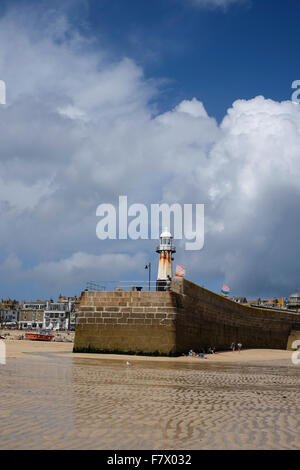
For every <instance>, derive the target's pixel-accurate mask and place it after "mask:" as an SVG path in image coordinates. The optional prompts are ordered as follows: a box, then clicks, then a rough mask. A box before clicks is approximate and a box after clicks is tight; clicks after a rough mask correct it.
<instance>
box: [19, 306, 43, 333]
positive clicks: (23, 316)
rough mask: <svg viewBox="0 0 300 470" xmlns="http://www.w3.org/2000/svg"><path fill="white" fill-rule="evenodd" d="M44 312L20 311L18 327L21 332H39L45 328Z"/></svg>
mask: <svg viewBox="0 0 300 470" xmlns="http://www.w3.org/2000/svg"><path fill="white" fill-rule="evenodd" d="M43 322H44V311H43V310H38V309H36V310H29V309H28V308H26V309H22V308H21V309H20V310H19V321H18V327H19V329H20V330H27V329H28V330H38V329H40V328H43Z"/></svg>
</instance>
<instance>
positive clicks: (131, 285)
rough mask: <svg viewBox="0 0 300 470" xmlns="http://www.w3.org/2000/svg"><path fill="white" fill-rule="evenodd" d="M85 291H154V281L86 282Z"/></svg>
mask: <svg viewBox="0 0 300 470" xmlns="http://www.w3.org/2000/svg"><path fill="white" fill-rule="evenodd" d="M85 290H88V291H118V290H120V291H132V290H136V291H155V290H156V281H150V282H149V281H145V280H142V281H141V280H133V281H88V282H87V284H86V288H85Z"/></svg>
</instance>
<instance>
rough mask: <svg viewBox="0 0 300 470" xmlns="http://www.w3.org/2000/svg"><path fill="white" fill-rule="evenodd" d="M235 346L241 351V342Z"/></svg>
mask: <svg viewBox="0 0 300 470" xmlns="http://www.w3.org/2000/svg"><path fill="white" fill-rule="evenodd" d="M237 347H238V350H239V352H241V349H242V343H238V345H237Z"/></svg>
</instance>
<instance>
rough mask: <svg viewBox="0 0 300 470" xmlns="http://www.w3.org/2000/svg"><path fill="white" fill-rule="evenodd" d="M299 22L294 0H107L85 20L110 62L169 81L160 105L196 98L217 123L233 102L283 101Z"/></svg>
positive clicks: (293, 67) (293, 70) (294, 64)
mask: <svg viewBox="0 0 300 470" xmlns="http://www.w3.org/2000/svg"><path fill="white" fill-rule="evenodd" d="M99 3H100V4H101V7H100V8H99V6H98V5H99ZM299 18H300V6H299V3H298V2H297V1H293V0H287V1H284V2H283V1H281V0H274V1H270V0H253V1H251V2H237V3H236V4H234V5H232V6H231V7H228V8H227V9H226V10H225V11H224V9H223V8H208V9H207V8H200V7H197V6H195V5H194V6H193V5H192V2H189V1H180V0H163V1H161V0H153V1H151V2H144V1H139V0H132V1H130V2H126V1H109V0H107V1H104V2H99V1H91V2H89V11H88V14H87V18H86V21H87V23H88V26H89V27H90V28H91V30H92V32H93V33H95V34H96V35H97V37H99V40H100V41H101V40H102V39H104V41H107V44H108V45H109V46H110V47H111V48H112V50H113V51H114V53H115V54H116V55H117V56H122V55H128V56H130V57H133V58H134V59H135V60H136V61H137V63H139V64H141V65H142V66H143V67H144V70H145V73H146V74H147V75H148V76H149V77H157V78H162V77H164V78H166V79H167V80H169V84H168V85H166V92H167V93H166V95H167V97H164V99H165V100H166V103H165V106H166V107H169V106H170V105H172V104H176V102H178V100H180V99H187V98H188V97H190V98H192V97H193V96H196V97H197V98H199V99H200V100H202V101H204V103H205V106H206V109H207V110H208V112H209V114H211V115H213V116H217V118H218V119H222V118H223V116H224V114H225V112H226V110H227V108H229V107H230V106H231V104H232V102H233V101H234V100H235V99H236V98H237V97H239V98H244V99H249V98H253V97H255V96H257V95H259V94H262V95H263V96H265V97H266V98H272V99H275V100H279V101H281V100H285V99H288V98H289V94H290V85H291V77H297V74H298V70H299V64H298V61H297V57H298V56H299V52H300V44H299Z"/></svg>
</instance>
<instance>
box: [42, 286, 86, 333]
mask: <svg viewBox="0 0 300 470" xmlns="http://www.w3.org/2000/svg"><path fill="white" fill-rule="evenodd" d="M78 303H79V301H78V299H77V297H62V296H61V295H60V296H59V298H58V301H57V302H48V303H47V306H46V309H45V310H44V323H43V328H45V329H51V330H69V329H70V328H75V326H76V309H77V304H78Z"/></svg>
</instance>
